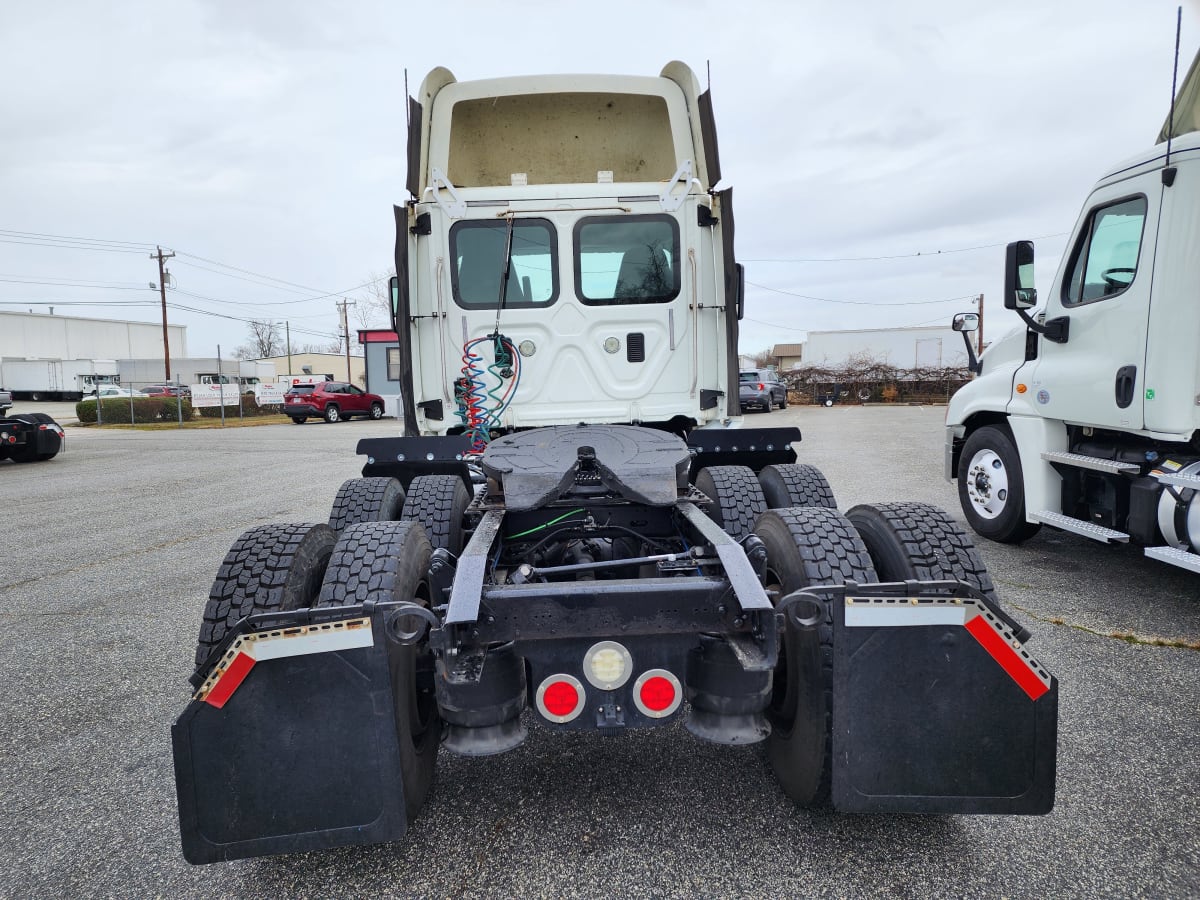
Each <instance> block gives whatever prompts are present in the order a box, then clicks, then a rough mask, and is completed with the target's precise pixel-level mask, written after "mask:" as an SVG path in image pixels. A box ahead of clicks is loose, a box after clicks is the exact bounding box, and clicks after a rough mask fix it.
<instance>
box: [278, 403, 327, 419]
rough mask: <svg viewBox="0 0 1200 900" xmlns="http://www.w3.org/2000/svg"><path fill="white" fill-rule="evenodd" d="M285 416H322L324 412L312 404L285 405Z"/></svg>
mask: <svg viewBox="0 0 1200 900" xmlns="http://www.w3.org/2000/svg"><path fill="white" fill-rule="evenodd" d="M283 412H284V415H288V416H309V417H314V416H322V415H324V412H322V411H321V410H320V409H318V408H317V407H315V406H313V405H312V404H311V403H285V404H283Z"/></svg>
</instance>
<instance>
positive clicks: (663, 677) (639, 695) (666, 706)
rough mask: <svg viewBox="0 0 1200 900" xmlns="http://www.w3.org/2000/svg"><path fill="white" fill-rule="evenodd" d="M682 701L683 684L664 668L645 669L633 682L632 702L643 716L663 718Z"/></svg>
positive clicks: (673, 710) (677, 707)
mask: <svg viewBox="0 0 1200 900" xmlns="http://www.w3.org/2000/svg"><path fill="white" fill-rule="evenodd" d="M682 702H683V686H682V685H680V683H679V679H678V678H676V677H675V675H674V674H673V673H671V672H668V671H667V670H666V669H647V670H646V671H645V672H643V673H642V674H641V675H639V676H638V679H637V681H635V682H634V683H633V703H634V705H635V706H636V707H637V708H638V712H640V713H641V714H642V715H643V716H647V717H649V718H651V719H665V718H666V717H667V716H669V715H671V713H673V712H675V710H677V709H679V704H680V703H682Z"/></svg>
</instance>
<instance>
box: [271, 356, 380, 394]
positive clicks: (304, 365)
mask: <svg viewBox="0 0 1200 900" xmlns="http://www.w3.org/2000/svg"><path fill="white" fill-rule="evenodd" d="M259 362H269V363H274V364H275V374H276V375H331V376H333V380H334V381H345V380H346V356H345V354H342V353H293V354H292V355H291V356H290V357H289V356H271V357H267V358H266V359H263V360H259ZM289 366H290V368H289ZM350 380H351V381H352V382H353V383H354V384H357V385H358V386H359V387H364V386H365V385H366V383H367V363H366V360H365V359H364V358H363V357H361V356H351V357H350Z"/></svg>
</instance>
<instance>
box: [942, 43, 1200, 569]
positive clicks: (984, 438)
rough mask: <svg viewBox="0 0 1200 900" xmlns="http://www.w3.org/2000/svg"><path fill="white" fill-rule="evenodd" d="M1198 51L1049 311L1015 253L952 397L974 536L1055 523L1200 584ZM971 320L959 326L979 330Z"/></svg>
mask: <svg viewBox="0 0 1200 900" xmlns="http://www.w3.org/2000/svg"><path fill="white" fill-rule="evenodd" d="M1198 129H1200V54H1198V55H1197V58H1196V61H1195V62H1193V64H1192V67H1191V70H1190V72H1189V73H1188V75H1187V77H1186V78H1185V80H1184V84H1183V87H1182V89H1181V90H1180V91H1179V94H1178V100H1177V101H1176V104H1175V108H1174V109H1173V111H1172V114H1171V117H1170V118H1169V119H1168V122H1167V124H1166V125H1165V126H1164V128H1163V132H1162V134H1161V135H1160V137H1159V143H1157V144H1156V145H1155V146H1154V147H1152V148H1151V149H1149V150H1147V151H1145V152H1143V153H1140V154H1138V155H1137V156H1135V157H1133V158H1132V159H1128V160H1125V161H1124V162H1122V163H1120V164H1118V165H1116V166H1114V167H1113V168H1112V169H1111V170H1110V171H1109V172H1108V173H1106V174H1105V175H1104V176H1103V177H1102V178H1101V179H1100V180H1099V182H1098V183H1097V184H1096V186H1095V187H1094V188H1093V190H1092V193H1091V194H1090V196H1089V197H1088V199H1087V201H1086V202H1085V204H1084V207H1083V211H1082V213H1081V214H1080V217H1079V220H1078V221H1077V222H1076V224H1075V227H1074V229H1073V231H1072V233H1071V237H1070V240H1069V242H1068V244H1067V251H1066V253H1065V254H1064V256H1063V259H1062V262H1061V264H1060V266H1059V270H1058V274H1057V275H1056V276H1055V278H1054V282H1053V284H1052V286H1051V289H1050V292H1049V295H1048V296H1047V297H1044V298H1041V299H1042V300H1043V301H1044V303H1043V304H1042V308H1041V310H1040V312H1037V313H1036V314H1032V315H1031V314H1030V313H1029V312H1027V310H1029V309H1031V308H1033V307H1034V306H1035V305H1037V304H1038V300H1039V298H1038V297H1037V291H1036V290H1035V289H1034V283H1033V264H1034V248H1033V244H1032V243H1031V242H1029V241H1018V242H1016V243H1014V244H1010V245H1009V247H1008V251H1007V262H1006V270H1005V287H1004V303H1005V306H1006V307H1008V308H1009V309H1014V310H1016V311H1017V312H1018V313H1019V314H1020V315H1021V317H1022V318H1023V319H1024V320H1025V322H1026V328H1024V329H1020V330H1016V331H1013V332H1011V333H1009V334H1008V335H1006V336H1005V337H1003V338H1001V339H1000V340H998V341H997V342H996V343H995V344H994V345H993V346H991V347H990V348H989V349H988V350H987V352H986V353H985V354H984V356H983V358H982V360H981V361H980V362H981V366H982V371H981V373H980V374H979V376H978V377H977V378H976V379H975V380H974V381H973V382H971V383H970V384H968V385H966V386H965V387H963V388H962V389H961V390H960V391H958V393H956V394H955V395H954V397H953V398H952V400H951V402H950V407H949V410H948V412H947V417H946V429H947V431H946V451H945V467H946V477H947V478H948V479H954V478H957V479H958V492H959V498H960V500H961V502H962V507H963V511H964V513H965V514H966V517H967V520H968V522H969V523H970V525H971V527H972V528H974V529H975V531H977V532H978V533H979V534H981V535H983V536H985V537H988V538H991V539H993V540H997V541H1006V542H1014V543H1015V542H1020V541H1022V540H1025V539H1027V538H1029V537H1030V536H1032V535H1033V534H1034V533H1035V532H1036V531H1037V530H1038V529H1039V528H1040V527H1041V526H1042V525H1050V526H1052V527H1055V528H1060V529H1063V530H1065V531H1070V532H1074V533H1076V534H1080V535H1083V536H1085V537H1088V538H1091V539H1093V540H1096V541H1100V542H1103V543H1111V544H1121V543H1130V542H1133V543H1137V544H1141V545H1144V546H1145V548H1146V549H1145V554H1146V555H1147V556H1149V557H1152V558H1154V559H1157V560H1161V561H1162V562H1166V563H1169V564H1171V565H1175V566H1179V567H1181V568H1184V569H1188V570H1190V571H1192V572H1197V573H1200V354H1197V352H1196V348H1197V346H1200V304H1198V303H1197V302H1196V298H1197V296H1200V252H1197V247H1200V225H1198V222H1200V216H1198V214H1200V130H1198ZM973 318H974V317H973V316H959V317H957V318H956V326H955V327H956V328H960V329H961V328H963V327H964V326H965V327H967V328H973V327H974V322H973Z"/></svg>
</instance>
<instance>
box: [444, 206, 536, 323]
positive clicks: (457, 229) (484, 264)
mask: <svg viewBox="0 0 1200 900" xmlns="http://www.w3.org/2000/svg"><path fill="white" fill-rule="evenodd" d="M507 243H508V222H507V221H506V220H504V219H499V220H491V219H488V220H468V221H465V222H456V223H454V226H453V227H452V228H451V229H450V255H451V257H453V259H454V266H453V267H452V268H451V270H450V282H451V285H452V287H453V289H454V300H455V302H457V303H458V305H459V306H462V307H465V308H467V309H495V308H496V301H497V300H499V299H500V278H501V276H502V274H503V272H504V248H505V246H506V245H507ZM557 298H558V249H557V247H556V246H555V241H554V227H553V226H552V225H551V224H550V223H549V222H548V221H547V220H546V219H516V220H514V221H513V233H512V266H511V267H510V268H509V270H508V283H507V284H506V285H505V288H504V305H505V307H506V308H507V307H518V306H526V307H529V306H548V305H550V304H551V303H553V302H554V301H555V300H556V299H557Z"/></svg>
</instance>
